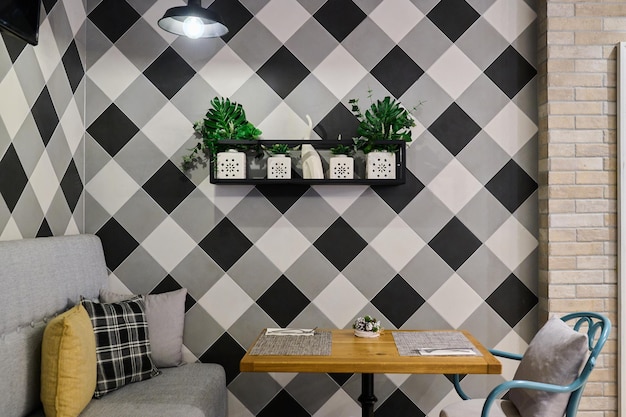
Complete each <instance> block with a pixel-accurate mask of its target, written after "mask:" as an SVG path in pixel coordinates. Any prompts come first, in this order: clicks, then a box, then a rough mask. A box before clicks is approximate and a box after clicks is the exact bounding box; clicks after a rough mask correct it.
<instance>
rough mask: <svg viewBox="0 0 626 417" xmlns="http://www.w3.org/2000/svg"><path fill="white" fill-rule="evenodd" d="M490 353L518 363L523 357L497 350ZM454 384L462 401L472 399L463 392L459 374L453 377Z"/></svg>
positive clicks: (491, 350)
mask: <svg viewBox="0 0 626 417" xmlns="http://www.w3.org/2000/svg"><path fill="white" fill-rule="evenodd" d="M489 352H490V353H491V354H492V355H493V356H498V357H500V358H506V359H513V360H517V361H520V360H522V355H520V354H518V353H511V352H505V351H503V350H497V349H489ZM452 384H454V390H455V391H456V393H457V394H458V396H459V397H461V399H463V400H469V399H471V398H470V397H469V395H467V394H466V393H465V391H463V388H462V387H461V378H460V376H459V374H453V375H452Z"/></svg>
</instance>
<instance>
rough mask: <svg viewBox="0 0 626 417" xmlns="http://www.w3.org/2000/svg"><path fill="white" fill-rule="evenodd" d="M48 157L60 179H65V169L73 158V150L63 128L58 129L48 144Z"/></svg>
mask: <svg viewBox="0 0 626 417" xmlns="http://www.w3.org/2000/svg"><path fill="white" fill-rule="evenodd" d="M46 151H47V153H48V158H50V163H51V164H52V168H53V169H54V173H55V174H56V176H57V178H59V180H61V179H63V175H65V171H67V167H68V165H69V163H70V161H71V160H72V152H71V150H70V148H69V146H68V144H67V138H66V137H65V135H64V133H63V129H56V130H55V131H54V133H53V134H52V137H51V138H50V142H48V146H46Z"/></svg>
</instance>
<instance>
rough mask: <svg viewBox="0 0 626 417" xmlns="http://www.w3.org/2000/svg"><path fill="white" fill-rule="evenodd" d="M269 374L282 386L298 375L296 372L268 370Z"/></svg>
mask: <svg viewBox="0 0 626 417" xmlns="http://www.w3.org/2000/svg"><path fill="white" fill-rule="evenodd" d="M269 374H270V376H271V377H272V378H273V379H274V380H275V381H276V382H278V383H279V384H280V386H281V387H283V388H284V387H286V386H287V385H288V384H289V383H290V382H291V381H293V379H294V378H295V377H296V376H298V374H297V373H294V372H270V373H269Z"/></svg>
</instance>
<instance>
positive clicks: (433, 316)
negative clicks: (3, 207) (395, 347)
mask: <svg viewBox="0 0 626 417" xmlns="http://www.w3.org/2000/svg"><path fill="white" fill-rule="evenodd" d="M425 323H428V324H427V325H426V324H425ZM402 328H403V329H425V328H428V329H449V328H450V324H449V323H448V322H447V321H446V320H445V319H444V318H443V317H441V315H440V314H439V313H437V311H436V310H435V309H434V308H433V307H432V306H431V305H430V304H428V303H427V302H426V303H424V304H422V306H421V307H420V308H419V309H418V310H417V311H416V312H415V313H414V314H413V315H412V316H411V317H409V319H408V320H407V321H406V322H404V325H403V326H402Z"/></svg>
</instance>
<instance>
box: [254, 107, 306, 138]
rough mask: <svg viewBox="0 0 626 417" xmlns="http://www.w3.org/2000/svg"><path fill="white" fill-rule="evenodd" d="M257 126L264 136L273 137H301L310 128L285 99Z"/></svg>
mask: <svg viewBox="0 0 626 417" xmlns="http://www.w3.org/2000/svg"><path fill="white" fill-rule="evenodd" d="M257 127H258V128H259V130H261V132H263V137H264V138H272V139H301V138H302V137H304V135H305V134H306V133H307V132H308V130H309V126H308V125H307V124H306V123H305V122H304V121H303V120H302V118H301V117H299V115H298V114H296V113H295V112H294V111H293V110H292V109H291V107H289V106H288V105H287V104H285V102H284V101H282V102H281V103H280V104H279V105H278V106H276V109H274V110H273V111H272V112H271V113H270V114H269V115H268V116H267V117H266V118H265V119H264V120H263V121H262V122H261V123H259V124H258V125H257Z"/></svg>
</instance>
